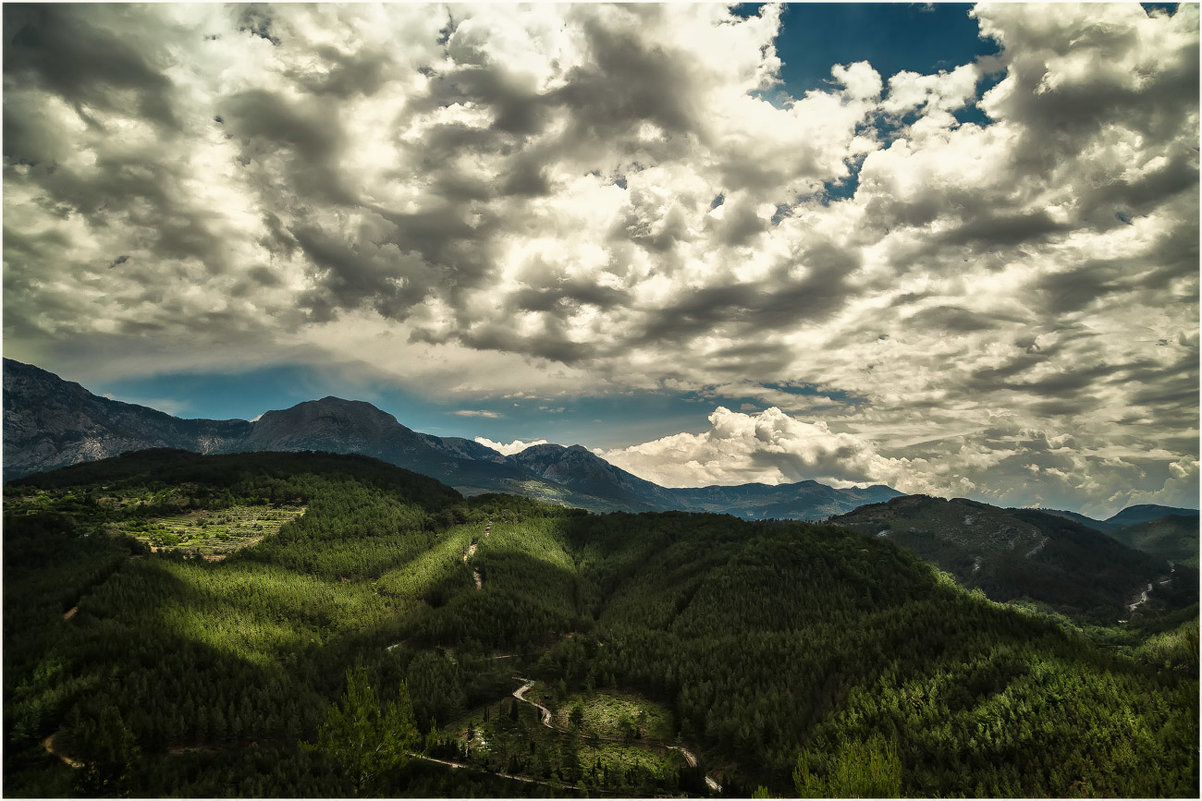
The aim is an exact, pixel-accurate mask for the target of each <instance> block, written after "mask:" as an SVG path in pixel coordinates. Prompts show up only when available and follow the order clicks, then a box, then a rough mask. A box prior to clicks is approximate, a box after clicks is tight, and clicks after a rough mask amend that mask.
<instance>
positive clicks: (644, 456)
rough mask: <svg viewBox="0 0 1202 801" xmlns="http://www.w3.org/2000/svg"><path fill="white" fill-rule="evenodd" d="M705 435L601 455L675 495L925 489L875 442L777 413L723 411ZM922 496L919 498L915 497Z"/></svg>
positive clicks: (672, 438)
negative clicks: (715, 489)
mask: <svg viewBox="0 0 1202 801" xmlns="http://www.w3.org/2000/svg"><path fill="white" fill-rule="evenodd" d="M709 423H710V429H709V430H708V431H704V432H702V433H701V434H687V433H681V434H674V435H672V436H669V437H663V438H661V439H658V440H654V441H651V442H645V443H642V444H639V445H631V446H628V447H626V448H616V449H612V450H603V451H598V452H597V453H598V455H600V456H601V457H603V458H604V459H606V460H608V461H610V462H612V463H613V464H615V465H617V466H618V467H621V468H622V469H624V470H628V471H630V472H632V473H634V474H636V475H639V476H642V477H643V478H647V479H649V480H651V481H655V482H656V483H660V484H664V485H665V486H670V487H682V486H684V487H700V486H706V485H709V484H741V483H749V482H761V483H767V484H779V483H786V482H796V481H802V480H806V479H815V480H818V481H822V482H823V483H827V484H831V485H833V486H838V487H845V486H851V485H853V484H857V483H865V482H868V483H875V482H878V481H886V480H891V481H895V482H899V483H906V484H908V485H909V486H911V487H913V486H921V484H920V483H918V482H920V479H918V478H917V477H911V475H910V469H911V467H912V466H911V465H910V464H909V462H908V461H907V460H899V459H885V458H883V457H881V456H880V455H879V454H878V453H877V452H876V451H875V449H874V445H873V443H872V442H870V441H868V440H865V439H863V438H861V437H858V436H855V435H853V434H848V433H837V432H833V431H831V430H830V428H829V427H828V426H827V425H826V423H824V422H822V421H815V422H808V421H803V420H799V419H797V418H795V417H791V416H789V415H787V414H785V413H784V412H782V411H781V410H780V409H777V408H776V407H771V408H769V409H767V410H765V411H763V412H760V413H759V414H754V415H751V414H744V413H741V412H733V411H731V410H729V409H727V408H725V407H723V406H719V407H718V408H717V409H715V410H714V412H713V414H711V415H710V416H709ZM915 491H916V490H915Z"/></svg>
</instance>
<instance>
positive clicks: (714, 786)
mask: <svg viewBox="0 0 1202 801" xmlns="http://www.w3.org/2000/svg"><path fill="white" fill-rule="evenodd" d="M513 678H514V680H515V681H520V682H524V683H523V684H522V686H521V687H519V688H518V689H516V690H514V691H513V692H512V693H511V695H513V697H514V698H516V699H518V700H519V701H522V702H524V703H527V704H530V705H531V706H533V707H536V708H537V709H538V711H539V712H540V713H541V714H542V719H543V725H544V726H546V727H547V728H548V729H550V730H551V731H557V732H563V733H566V732H567V730H566V729H561V728H559V727H558V726H555V725H554V724H553V723H552V722H551V719H552V715H551V710H550V709H547V708H546V707H545V706H543V705H542V704H540V703H538V702H537V701H531V700H530V699H529V698H527V697H526V693H527V692H529V690H530V689H531V688H532V687H534V682H533V681H532V680H530V679H526V678H522V677H521V676H514V677H513ZM597 739H598V740H603V741H605V742H610V743H625V742H626V740H624V739H622V738H621V737H600V736H598V737H597ZM644 742H645V743H646V744H647V745H653V746H659V747H660V748H665V749H667V750H669V751H679V752H680V753H681V754H682V755H683V756H684V761H685V762H686V763H688V766H689V767H690V768H695V767H697V755H696V754H694V753H693V752H692V751H690V750H689V749H687V748H685V747H684V746H683V745H668V744H667V743H661V742H657V741H654V740H646V741H644ZM705 786H706V787H708V788H709V789H710V790H711V791H713V792H715V793H720V792H722V785H720V784H718V782H716V781H714V779H713V778H712V777H710V776H708V775H707V776H706V777H705Z"/></svg>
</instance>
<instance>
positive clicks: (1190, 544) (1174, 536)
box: [1109, 510, 1198, 568]
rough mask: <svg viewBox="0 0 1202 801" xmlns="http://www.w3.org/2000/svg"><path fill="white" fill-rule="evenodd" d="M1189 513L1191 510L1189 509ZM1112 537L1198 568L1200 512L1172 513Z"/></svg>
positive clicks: (1145, 550)
mask: <svg viewBox="0 0 1202 801" xmlns="http://www.w3.org/2000/svg"><path fill="white" fill-rule="evenodd" d="M1187 511H1188V510H1187ZM1109 534H1110V536H1111V537H1113V538H1114V539H1116V540H1118V541H1119V542H1121V543H1123V544H1124V545H1127V546H1129V547H1131V548H1137V549H1139V550H1141V551H1143V552H1144V553H1148V554H1152V555H1153V556H1159V557H1162V558H1164V559H1170V560H1172V561H1173V562H1174V563H1180V564H1184V565H1190V566H1192V567H1195V568H1196V567H1198V513H1197V512H1191V513H1190V514H1189V515H1179V514H1171V515H1166V516H1164V517H1158V518H1156V519H1154V520H1145V521H1144V522H1142V523H1134V524H1132V525H1129V526H1123V527H1122V528H1118V529H1115V530H1114V531H1111V532H1109Z"/></svg>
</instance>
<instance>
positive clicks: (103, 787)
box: [72, 705, 141, 797]
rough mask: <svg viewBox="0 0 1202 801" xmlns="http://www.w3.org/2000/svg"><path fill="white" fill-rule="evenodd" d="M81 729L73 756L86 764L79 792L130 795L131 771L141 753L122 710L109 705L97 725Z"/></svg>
mask: <svg viewBox="0 0 1202 801" xmlns="http://www.w3.org/2000/svg"><path fill="white" fill-rule="evenodd" d="M81 729H82V731H79V732H77V733H76V737H75V738H74V739H73V742H72V751H73V755H74V756H75V758H76V759H78V760H79V761H80V762H82V763H83V768H82V769H81V770H80V771H79V774H78V775H77V776H76V777H75V789H76V791H77V792H78V793H79V794H80V795H83V796H90V797H95V796H116V797H120V796H126V795H129V790H130V788H129V785H128V774H129V772H130V770H131V769H132V768H133V766H134V763H135V762H136V761H137V760H138V758H139V756H140V755H141V752H140V750H139V748H138V744H137V741H136V740H135V739H134V735H133V732H131V731H130V730H129V727H128V726H126V725H125V721H124V720H122V719H121V713H120V712H118V711H117V709H116V707H113V706H107V705H106V706H105V707H104V708H103V709H101V710H100V715H99V718H98V720H97V721H96V723H95V724H92V725H84V726H82V727H81Z"/></svg>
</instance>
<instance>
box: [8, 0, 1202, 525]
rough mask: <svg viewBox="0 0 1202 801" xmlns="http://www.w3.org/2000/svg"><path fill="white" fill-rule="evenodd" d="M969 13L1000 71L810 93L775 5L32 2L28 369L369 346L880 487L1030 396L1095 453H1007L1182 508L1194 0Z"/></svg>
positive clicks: (318, 358) (769, 469)
mask: <svg viewBox="0 0 1202 801" xmlns="http://www.w3.org/2000/svg"><path fill="white" fill-rule="evenodd" d="M971 13H972V15H973V16H974V17H975V18H976V19H977V20H978V23H979V26H980V30H981V33H982V35H984V36H987V37H990V38H992V39H994V40H995V41H996V42H997V43H998V44H999V46H1000V48H1001V49H1000V52H999V53H998V54H997V55H994V56H989V57H986V58H983V59H980V60H979V61H977V62H974V63H970V64H959V65H953V66H950V67H949V68H948V69H946V70H943V71H939V72H935V73H933V74H927V75H923V74H918V73H915V72H899V73H896V74H893V75H885V74H882V73H881V72H880V70H879V69H878V68H877V67H876V66H874V65H873V64H872V63H870V62H865V61H861V62H857V63H850V64H832V65H831V70H830V79H829V81H828V82H827V84H826V85H825V86H824V87H823V88H820V89H812V90H809V91H806V92H804V93H803V92H798V93H796V94H797V95H798V96H792V97H791V96H790V95H789V93H788V91H789V89H788V87H784V86H782V85H781V84H780V80H779V69H780V59H779V58H778V56H777V54H776V50H775V46H774V41H775V38H776V37H777V35H778V33H779V31H780V27H781V15H780V9H779V7H777V6H772V5H766V6H763V7H761V8H760V9H759V10H758V12H757V13H756V14H753V15H751V16H749V17H746V18H742V17H739V16H737V15H734V14H732V13H731V12H730V10H729V9H728V8H726V7H724V6H721V5H712V4H702V5H695V4H618V5H597V4H573V5H568V6H562V7H561V6H550V5H544V4H534V5H527V6H521V7H511V6H507V5H496V4H484V5H481V6H460V5H454V6H442V5H414V4H386V5H383V6H367V5H358V4H347V5H304V4H300V5H297V4H283V5H278V6H270V5H268V6H262V5H257V6H252V7H233V6H226V5H208V4H199V5H196V4H193V5H174V4H166V5H151V6H142V7H128V6H115V5H106V4H83V5H57V4H44V5H40V6H6V7H5V9H4V34H5V47H4V72H5V93H4V198H3V205H4V225H5V231H4V241H5V248H4V275H3V281H4V296H5V309H4V311H5V315H4V327H5V330H4V334H5V347H6V352H7V353H10V354H11V355H13V356H17V357H19V358H21V357H23V358H26V359H28V360H32V361H35V362H40V363H47V361H48V362H49V363H50V364H51V366H53V367H54V368H55V369H57V370H58V371H60V372H62V373H64V374H70V375H73V376H75V377H77V378H79V379H81V380H88V379H90V378H92V377H97V376H99V375H112V374H114V373H115V372H120V373H122V374H126V375H134V374H145V373H147V372H151V371H154V370H158V369H163V368H165V367H175V368H176V369H178V365H179V364H187V365H189V366H190V367H192V368H193V369H206V368H208V367H211V366H213V365H221V364H225V365H229V364H231V363H236V364H237V365H238V366H239V368H247V367H251V366H254V365H258V364H272V363H279V362H281V361H284V360H289V361H290V362H291V363H297V362H298V360H299V361H302V362H303V361H308V362H310V363H317V364H336V363H343V362H354V363H361V364H367V365H370V366H371V369H373V370H375V371H377V372H379V373H382V374H385V375H388V376H391V377H392V378H393V379H394V380H395V381H397V382H399V383H402V384H404V385H406V386H407V387H409V388H411V389H419V390H421V391H425V392H429V393H432V394H434V393H436V394H439V395H444V396H450V397H453V398H454V399H455V401H454V402H455V404H456V405H462V406H464V407H471V406H474V405H485V404H483V403H482V402H479V403H477V402H476V401H475V400H474V399H475V398H479V397H492V398H495V397H496V396H499V395H506V394H515V393H524V394H525V395H526V396H538V397H544V398H551V397H561V396H565V395H588V394H607V393H608V394H614V393H621V392H627V391H630V390H651V391H671V392H681V393H696V394H700V395H702V396H705V397H712V398H713V399H714V400H715V402H717V403H722V402H725V399H724V398H723V397H722V396H721V395H720V394H719V390H718V389H717V388H719V387H731V388H733V387H740V388H741V389H740V390H739V395H738V397H739V398H740V399H742V398H755V399H757V400H759V401H761V402H763V403H771V404H773V405H775V406H777V407H778V408H781V409H784V410H785V411H786V412H793V413H797V414H801V415H804V420H805V421H806V423H805V425H809V426H813V427H814V430H812V431H803V430H801V429H797V428H796V426H798V425H801V423H800V421H795V422H794V423H792V424H789V425H786V426H785V429H786V430H787V431H782V432H780V437H782V438H783V439H782V441H787V442H789V443H790V444H789V446H788V447H789V448H794V447H796V448H797V449H800V450H799V452H800V453H802V454H804V455H803V456H799V457H790V458H794V461H792V462H790V461H789V460H788V459H785V457H784V456H783V455H781V456H780V458H778V459H776V460H773V459H770V458H768V455H767V454H769V453H772V452H771V451H764V452H763V454H761V455H760V456H757V457H756V459H761V460H766V461H756V460H753V459H751V457H750V456H747V457H746V459H747V461H746V463H745V464H744V466H743V467H741V468H739V469H737V470H733V469H732V470H731V471H728V473H729V475H730V476H731V477H732V478H733V477H737V476H738V475H745V476H751V475H762V476H774V475H777V476H779V477H781V479H782V480H783V478H785V477H791V476H801V475H802V473H803V472H806V471H813V470H818V471H826V473H827V474H829V477H831V478H832V480H834V479H838V480H840V481H860V480H862V478H863V479H864V480H867V479H868V478H869V477H870V478H871V480H884V479H883V476H885V475H892V474H890V473H888V471H887V469H886V468H887V467H888V465H890V464H892V462H891V461H890V460H900V459H905V458H910V457H909V455H908V454H907V452H906V451H905V448H906V447H910V445H912V444H913V443H918V442H938V443H942V444H941V445H940V447H942V448H945V449H946V448H950V447H951V444H950V443H952V442H953V440H950V439H946V435H947V432H949V431H951V432H956V433H957V435H958V436H959V435H962V434H963V435H964V436H968V435H967V434H965V433H964V432H982V431H986V430H989V429H990V427H991V426H993V425H994V423H995V422H996V418H997V417H998V415H1002V414H1004V415H1011V416H1012V417H1013V420H1014V421H1016V422H1015V424H1016V425H1019V426H1020V427H1022V428H1023V429H1025V430H1031V431H1047V432H1063V433H1071V435H1072V437H1073V441H1074V443H1075V448H1076V449H1077V452H1078V454H1079V458H1078V459H1077V460H1076V461H1071V460H1070V461H1063V460H1062V461H1061V462H1057V463H1051V462H1048V463H1046V464H1045V463H1044V462H1038V461H1036V462H1032V464H1035V465H1036V466H1037V467H1039V470H1038V471H1032V470H1027V469H1026V468H1025V466H1024V465H1018V464H1017V463H1018V461H1021V460H1020V459H1018V457H1016V459H1015V462H1014V465H1015V466H1014V469H1013V470H1010V469H1009V468H1010V466H1011V463H1010V462H1002V464H1003V466H1005V467H1006V469H1007V470H1009V472H1006V473H1005V474H1004V475H1005V476H1006V478H1007V480H1014V481H1020V482H1026V483H1022V484H1021V486H1023V487H1024V488H1026V489H1024V490H1023V491H1024V492H1028V493H1030V492H1033V491H1034V489H1033V488H1034V487H1035V486H1036V482H1035V478H1030V480H1028V478H1029V477H1036V478H1038V479H1039V481H1041V482H1044V483H1045V484H1047V485H1049V486H1050V485H1056V486H1060V485H1059V484H1057V483H1056V482H1058V481H1059V482H1061V483H1062V484H1063V489H1062V490H1057V491H1058V492H1062V493H1063V494H1062V495H1061V496H1057V497H1063V498H1065V499H1066V503H1067V502H1068V501H1070V500H1072V501H1073V502H1080V503H1085V502H1090V503H1093V502H1098V503H1101V502H1106V503H1110V502H1117V501H1113V500H1111V499H1118V498H1120V496H1121V495H1122V493H1123V492H1124V491H1125V490H1124V486H1126V485H1125V484H1124V482H1130V481H1133V480H1134V481H1136V482H1137V484H1138V486H1139V488H1138V489H1134V490H1132V491H1133V492H1137V493H1151V494H1150V495H1147V497H1149V498H1155V497H1159V496H1157V495H1156V493H1158V492H1159V493H1162V495H1163V496H1164V497H1169V495H1170V494H1172V493H1174V492H1178V490H1176V489H1172V487H1176V486H1178V485H1172V486H1170V485H1169V484H1168V483H1167V482H1169V481H1178V482H1179V485H1181V486H1184V484H1186V483H1188V480H1187V479H1186V478H1179V477H1176V476H1175V474H1172V475H1171V474H1170V466H1171V465H1178V467H1177V468H1175V469H1177V470H1178V471H1180V470H1186V471H1187V472H1188V466H1189V465H1191V464H1195V463H1196V460H1197V456H1198V449H1197V431H1196V428H1197V408H1198V394H1197V387H1198V355H1199V353H1198V336H1197V330H1198V326H1197V320H1198V305H1197V301H1198V271H1197V264H1198V258H1199V256H1198V246H1197V243H1198V217H1199V208H1198V149H1197V142H1198V130H1199V122H1198V74H1199V68H1198V9H1197V6H1194V5H1188V4H1183V5H1181V6H1180V7H1179V8H1178V10H1177V11H1176V12H1175V13H1173V14H1171V15H1170V14H1166V13H1163V12H1145V11H1144V9H1143V8H1142V7H1140V6H1139V5H1137V4H1129V5H1123V6H1115V5H1099V4H998V5H982V6H976V7H974V8H973V10H972V11H971ZM986 78H990V79H991V81H992V84H991V82H987V81H986V80H985V79H986ZM985 86H990V88H989V89H988V90H987V91H985V92H984V93H983V94H982V93H981V89H982V87H985ZM769 90H771V93H772V95H773V97H775V98H777V99H776V101H775V102H770V101H769V100H767V99H766V96H767V93H768V91H769ZM973 106H975V107H976V108H977V109H978V110H979V111H980V112H982V113H983V114H984V115H985V120H984V122H983V123H981V124H978V123H975V122H961V119H968V118H965V117H964V116H963V115H962V114H961V113H960V112H962V111H964V110H965V109H968V108H969V107H973ZM971 118H972V119H979V117H971ZM836 186H839V187H844V188H845V189H846V190H847V192H844V193H842V194H847V193H848V192H850V194H849V196H847V197H843V196H842V194H840V193H833V192H832V188H833V187H836ZM853 190H854V191H853ZM790 386H793V387H796V386H806V387H810V388H813V391H814V394H813V395H809V396H806V395H798V394H794V393H788V392H782V391H781V387H790ZM782 396H789V397H782ZM817 397H822V398H825V399H826V401H829V402H818V401H816V400H812V399H813V398H817ZM731 404H732V405H734V404H735V402H734V401H731ZM763 414H767V413H766V412H765V413H763ZM761 416H762V415H761ZM760 424H761V425H762V424H764V421H761V422H760ZM820 424H821V425H825V426H826V429H825V430H824V429H821V428H820V427H819V426H820ZM1059 435H1060V434H1059V433H1057V434H1054V435H1053V436H1059ZM839 437H852V438H853V440H852V441H847V442H843V441H840V440H839ZM711 440H712V441H709V440H707V442H708V443H709V444H707V445H705V448H710V447H718V445H717V443H725V444H724V445H722V447H732V448H733V447H735V446H734V443H735V442H744V441H745V440H744V438H742V437H741V435H740V436H738V437H736V436H734V435H733V434H731V435H730V436H726V435H725V434H724V435H718V434H712V435H711ZM853 441H854V442H859V443H860V444H861V446H862V447H861V446H856V447H853ZM840 442H842V444H839V443H840ZM747 443H750V441H747ZM801 443H807V444H806V445H805V446H804V447H803V446H802V444H801ZM818 443H826V444H825V445H823V447H826V448H828V450H821V449H819V450H815V449H816V448H818ZM865 443H871V444H865ZM828 446H829V447H828ZM962 446H963V448H964V449H965V450H964V451H963V453H961V452H960V451H955V454H959V455H956V456H955V458H956V459H960V460H961V461H960V462H955V460H954V459H953V462H954V463H955V464H961V465H962V470H963V474H962V475H959V476H956V477H955V480H954V481H953V480H951V477H950V474H949V475H948V476H945V477H944V478H942V479H940V481H941V482H942V483H940V484H939V486H942V487H944V488H947V489H946V491H956V490H955V489H954V488H955V487H960V488H962V489H965V490H966V491H968V490H969V489H971V491H974V492H978V493H980V492H984V491H986V490H985V489H982V488H983V487H986V485H988V483H989V476H990V475H996V476H1000V475H1002V474H1000V473H992V474H987V473H986V472H985V471H986V470H987V467H988V469H995V468H996V465H997V461H996V460H995V461H994V462H992V463H990V465H989V466H986V465H985V462H986V461H988V459H987V458H986V457H989V449H990V448H997V449H999V450H998V453H1003V452H1008V451H1009V450H1011V448H1010V447H1009V446H1008V445H1006V443H1005V442H1002V441H1000V440H993V439H975V440H973V439H969V440H965V441H964V443H963V444H962ZM682 447H683V445H682ZM697 447H701V446H697ZM782 447H784V446H782ZM857 447H859V449H857ZM958 447H959V446H958ZM705 448H702V451H705ZM849 448H850V450H848V449H849ZM744 450H745V449H744ZM785 450H788V448H785ZM702 451H699V452H698V459H697V460H696V461H697V463H698V465H700V466H701V467H700V468H699V469H701V470H702V473H701V474H703V475H711V474H712V475H718V473H719V472H720V467H719V466H718V461H719V460H718V457H717V456H716V455H715V456H713V458H708V457H706V454H707V453H708V451H705V452H702ZM742 452H743V451H741V450H739V449H738V448H735V451H734V452H732V454H731V458H742V457H736V454H737V453H742ZM1103 452H1106V453H1109V454H1110V455H1109V456H1108V457H1106V458H1107V459H1110V460H1111V461H1112V462H1113V464H1114V465H1115V469H1114V470H1110V469H1109V468H1106V467H1105V466H1106V465H1107V464H1109V463H1108V462H1106V459H1102V458H1100V457H1099V458H1097V459H1095V458H1094V457H1092V456H1088V455H1086V456H1080V454H1091V453H1103ZM756 453H759V451H756ZM783 453H784V451H782V454H783ZM824 453H825V454H827V456H822V455H821V454H824ZM950 453H951V452H950V451H946V452H945V451H940V452H939V455H940V456H941V457H945V456H946V457H949V458H950V456H949V454H950ZM1148 453H1155V454H1158V455H1157V456H1156V457H1154V461H1155V465H1152V464H1148V463H1146V458H1147V457H1146V456H1145V454H1148ZM832 454H835V455H837V458H836V456H835V455H832ZM931 456H932V458H933V455H931ZM994 456H997V454H994ZM853 457H854V458H853ZM630 458H635V455H634V454H632V455H631V456H630ZM639 458H642V457H639ZM647 458H650V457H649V456H648V457H647ZM913 458H927V456H921V457H920V456H914V457H913ZM989 458H993V457H989ZM998 458H1000V457H998ZM1064 459H1068V456H1067V455H1065V457H1064ZM874 460H879V461H874ZM1191 460H1193V461H1191ZM1120 463H1121V464H1120ZM707 464H710V465H711V466H710V467H705V465H707ZM836 464H838V465H839V466H840V467H839V470H836V469H835V466H836ZM1122 465H1132V467H1131V468H1130V469H1128V468H1127V467H1123V466H1122ZM1183 465H1184V467H1183ZM904 466H905V467H906V469H908V470H913V471H918V470H919V467H917V466H915V465H914V464H908V465H904ZM870 468H871V469H870ZM665 469H666V468H665ZM932 469H933V468H932ZM958 469H960V468H958ZM706 471H710V472H706ZM773 471H777V472H775V473H774V472H773ZM1053 471H1059V473H1063V474H1064V476H1067V477H1068V478H1067V479H1062V477H1061V476H1060V474H1059V473H1057V472H1053ZM1141 471H1142V472H1141ZM1086 473H1089V474H1090V475H1091V476H1092V477H1091V478H1089V480H1086V479H1085V477H1084V476H1085V474H1086ZM1141 474H1142V475H1144V476H1161V475H1162V474H1163V476H1165V479H1164V482H1165V483H1163V484H1162V485H1160V486H1158V487H1153V486H1152V485H1151V483H1148V482H1153V479H1152V478H1148V479H1147V481H1145V483H1144V484H1139V481H1143V479H1139V475H1141ZM1133 476H1134V478H1133ZM804 477H811V476H809V475H807V476H804ZM813 477H817V476H813ZM678 480H680V481H685V480H686V479H685V477H684V476H683V475H682V476H681V477H680V478H679V479H678ZM707 480H708V479H707ZM898 480H899V481H900V480H901V479H898ZM1156 480H1159V478H1158V479H1156ZM689 481H693V479H689ZM932 481H934V479H932ZM936 483H938V482H936ZM1153 483H1154V482H1153ZM970 485H971V487H970ZM932 486H934V485H932ZM1133 486H1134V485H1133ZM1074 493H1075V494H1074ZM1132 497H1135V496H1132ZM1139 497H1145V496H1143V495H1140V496H1139ZM1173 497H1178V496H1176V495H1174V496H1173ZM1074 499H1075V500H1074Z"/></svg>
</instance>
